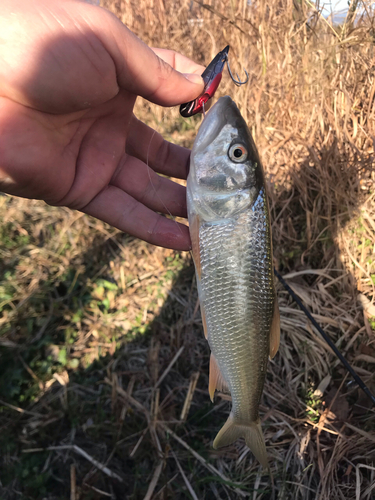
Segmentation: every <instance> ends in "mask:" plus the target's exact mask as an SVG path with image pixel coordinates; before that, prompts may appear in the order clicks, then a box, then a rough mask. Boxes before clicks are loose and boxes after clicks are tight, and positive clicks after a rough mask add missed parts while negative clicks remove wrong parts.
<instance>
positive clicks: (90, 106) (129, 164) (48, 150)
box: [0, 3, 201, 249]
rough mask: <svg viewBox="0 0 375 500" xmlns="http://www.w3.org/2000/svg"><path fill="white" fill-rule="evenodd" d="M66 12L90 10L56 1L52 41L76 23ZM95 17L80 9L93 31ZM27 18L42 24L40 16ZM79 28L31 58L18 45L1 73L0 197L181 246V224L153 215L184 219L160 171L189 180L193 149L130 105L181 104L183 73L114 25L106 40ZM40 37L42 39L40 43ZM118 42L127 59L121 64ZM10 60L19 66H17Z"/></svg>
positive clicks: (179, 192)
mask: <svg viewBox="0 0 375 500" xmlns="http://www.w3.org/2000/svg"><path fill="white" fill-rule="evenodd" d="M27 5H31V7H30V9H32V8H33V7H32V4H27ZM43 5H45V7H46V9H49V8H50V7H49V4H48V3H46V4H43ZM56 5H57V4H56ZM67 8H69V9H74V14H75V15H76V10H77V9H78V10H79V9H87V6H86V5H83V4H80V3H79V4H75V3H74V4H59V5H58V6H57V7H56V9H64V10H59V11H58V13H57V14H56V13H54V16H53V17H51V19H50V20H49V25H48V34H49V33H50V31H51V23H52V22H53V20H54V19H55V18H56V17H58V18H59V20H60V21H61V20H62V21H63V22H60V23H57V24H56V26H55V27H54V33H58V32H59V30H60V31H61V27H60V26H61V24H64V25H67V18H68V19H69V20H70V18H71V17H72V13H71V12H70V11H67V10H66V9H67ZM100 11H101V9H100ZM46 12H47V13H49V11H46ZM98 12H99V11H97V10H96V9H95V10H90V11H88V14H87V12H86V10H84V13H85V15H86V21H85V22H86V23H87V22H88V21H87V19H89V20H90V23H91V25H90V27H91V30H98V29H99V28H98V26H97V23H98V22H99V21H100V23H101V24H103V23H102V20H103V15H102V12H100V16H101V17H100V19H99V17H98ZM0 14H1V12H0ZM5 14H7V12H5ZM31 14H33V15H35V16H36V19H37V20H38V19H39V18H38V17H37V16H38V15H39V10H37V13H36V14H35V12H34V11H32V12H31ZM44 14H45V13H44ZM45 15H46V14H45ZM44 17H45V16H44ZM3 18H4V19H5V20H6V15H4V16H3ZM107 21H108V20H107ZM109 21H110V23H113V19H112V18H110V19H109ZM6 22H8V21H6ZM30 24H32V25H35V23H31V22H29V21H27V29H29V26H30ZM76 24H77V23H76ZM85 26H86V25H82V26H80V35H79V37H78V36H76V35H75V36H74V37H73V36H72V35H71V34H70V33H69V34H67V33H66V32H65V31H64V32H62V33H60V35H59V37H57V38H56V37H55V38H56V40H57V41H56V40H55V41H51V40H49V41H48V43H47V44H46V43H44V44H41V45H40V47H37V49H38V50H35V51H34V52H35V54H36V56H35V55H34V60H33V59H32V57H30V56H29V54H28V50H27V48H28V47H26V46H25V47H26V48H25V47H23V45H22V43H21V44H20V43H19V39H17V40H16V41H15V43H14V49H13V51H14V54H13V57H9V58H8V61H7V62H8V67H7V66H6V64H5V66H4V68H3V74H1V69H2V68H1V67H0V131H1V132H2V144H0V153H1V163H0V190H3V191H5V192H7V193H9V194H14V195H17V196H24V197H28V198H39V199H43V200H45V201H46V202H47V203H49V204H52V205H66V206H68V207H70V208H74V209H78V210H81V211H83V212H85V213H87V214H90V215H93V216H95V217H97V218H99V219H102V220H103V221H105V222H108V223H109V224H112V225H114V226H116V227H118V228H119V229H122V230H124V231H127V232H129V233H131V234H133V235H135V236H138V237H140V238H142V239H145V240H146V241H149V242H151V243H155V244H158V245H162V246H167V247H171V248H176V249H187V248H189V245H190V242H189V236H188V231H187V229H186V227H185V226H178V227H177V225H176V223H172V222H171V221H170V220H168V219H166V218H164V217H162V216H160V215H159V214H158V213H157V212H163V213H171V214H173V215H177V216H185V215H186V205H185V190H184V188H183V187H182V186H180V185H179V184H176V183H173V182H172V181H170V180H169V179H167V178H165V177H160V176H158V175H157V173H162V174H165V175H170V176H174V177H180V178H184V177H186V173H187V164H188V159H189V151H188V150H186V149H185V148H180V147H178V146H175V145H173V144H170V143H168V142H166V141H164V140H163V138H162V137H161V136H160V135H159V134H156V133H155V132H154V131H153V130H151V129H150V128H149V127H147V126H146V125H145V124H143V123H142V122H140V121H139V120H137V119H136V118H135V117H134V115H133V107H134V103H135V99H136V96H137V94H142V95H143V96H144V97H148V98H149V99H150V100H152V101H154V102H159V103H160V104H168V105H170V104H175V103H177V102H178V101H177V102H176V97H175V96H174V94H175V93H176V89H177V88H179V87H180V88H181V89H182V92H181V99H182V100H188V99H187V98H186V97H185V95H189V93H190V94H191V92H192V91H191V89H190V88H189V89H186V88H185V87H186V85H187V84H186V80H185V79H184V78H183V77H182V75H179V74H178V73H176V72H172V69H171V67H170V66H168V65H164V64H163V63H162V61H160V59H159V60H158V58H157V57H156V56H155V54H153V53H152V52H151V51H150V49H148V48H147V47H146V46H145V45H144V44H142V43H141V42H140V41H139V40H138V39H136V38H134V37H133V35H131V34H130V32H128V30H126V28H125V27H124V26H123V25H120V27H119V25H118V24H117V21H116V24H114V25H113V26H112V25H111V26H110V33H109V34H108V33H105V31H100V35H98V34H96V35H95V36H94V37H93V36H92V31H89V32H88V34H87V35H84V36H82V35H81V31H83V29H84V28H85ZM0 28H1V26H0ZM44 28H45V26H44V24H42V27H41V28H40V29H44ZM75 28H76V26H74V29H75ZM104 28H105V25H104ZM104 28H103V26H100V29H104ZM107 28H108V27H107ZM25 29H26V28H25ZM40 29H39V31H40ZM116 30H119V33H118V36H117V39H116V45H115V46H113V47H112V45H111V44H112V42H113V40H112V39H113V37H114V35H113V33H115V31H116ZM124 30H126V31H125V32H124ZM104 35H106V36H107V37H108V39H107V38H105V36H104ZM124 35H126V37H127V38H126V37H124ZM48 36H49V35H48ZM20 39H21V41H22V37H21V38H20ZM39 39H43V37H39V38H38V39H36V40H37V41H36V44H37V43H39V42H38V40H39ZM103 40H105V43H104V42H103ZM119 40H120V41H122V42H123V43H124V44H125V45H126V51H127V52H128V53H130V54H132V58H129V57H128V59H123V54H122V52H121V50H120V51H119V47H118V45H117V44H118V42H119ZM123 40H125V42H126V43H125V42H124V41H123ZM132 45H134V49H133V50H132ZM10 47H11V49H12V46H11V44H10ZM103 47H104V49H103ZM108 47H109V48H108ZM120 48H121V47H120ZM11 49H9V47H8V50H11ZM159 53H161V54H162V57H166V60H168V62H171V64H173V66H175V67H178V66H179V69H180V70H185V71H186V70H187V71H191V72H193V71H196V72H200V71H201V68H200V67H199V66H197V65H194V63H192V62H191V61H189V60H187V59H186V58H183V57H182V56H178V55H176V54H174V53H172V52H171V51H164V52H163V51H159ZM134 54H135V57H133V55H134ZM15 60H17V61H19V60H24V61H25V64H24V65H20V64H17V65H16V66H14V63H13V61H15ZM46 61H47V62H46ZM56 61H57V62H56ZM142 61H143V63H142ZM64 64H65V66H64ZM62 65H63V67H62ZM144 65H146V67H147V65H149V66H150V65H151V66H150V67H152V65H154V70H152V71H151V78H150V77H149V76H148V75H147V76H146V75H145V74H144V73H142V71H140V69H142V68H143V66H144ZM153 72H154V74H155V78H152V76H153ZM25 74H27V78H26V79H25ZM1 81H2V82H3V83H2V84H1ZM1 85H3V89H5V90H3V89H2V87H1ZM189 85H191V84H189ZM194 87H195V86H194ZM197 87H198V86H197ZM9 89H10V90H9ZM184 92H185V95H184Z"/></svg>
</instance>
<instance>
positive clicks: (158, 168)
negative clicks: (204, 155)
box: [126, 115, 190, 179]
mask: <svg viewBox="0 0 375 500" xmlns="http://www.w3.org/2000/svg"><path fill="white" fill-rule="evenodd" d="M126 152H127V153H128V154H130V155H132V156H135V157H137V158H139V159H140V160H142V161H143V162H144V163H145V164H146V165H148V166H150V167H151V168H152V169H153V170H155V172H159V173H160V174H164V175H169V176H171V177H177V178H178V179H186V178H187V174H188V172H189V162H190V149H187V148H183V147H181V146H177V145H176V144H172V143H171V142H168V141H166V140H164V139H163V137H162V136H161V135H160V134H159V133H158V132H155V130H153V129H152V128H151V127H149V126H147V125H146V124H144V123H143V122H141V121H140V120H138V119H137V118H136V117H135V116H134V115H133V118H132V121H131V123H130V127H129V132H128V138H127V142H126Z"/></svg>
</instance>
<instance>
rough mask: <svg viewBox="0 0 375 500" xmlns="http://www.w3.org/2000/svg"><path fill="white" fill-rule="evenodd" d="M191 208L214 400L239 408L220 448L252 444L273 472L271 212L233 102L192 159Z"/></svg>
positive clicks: (214, 120) (275, 325)
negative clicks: (266, 412) (266, 422)
mask: <svg viewBox="0 0 375 500" xmlns="http://www.w3.org/2000/svg"><path fill="white" fill-rule="evenodd" d="M187 208H188V220H189V230H190V236H191V242H192V254H193V261H194V265H195V271H196V281H197V288H198V295H199V300H200V308H201V315H202V323H203V329H204V334H205V336H206V339H207V341H208V344H209V347H210V349H211V357H210V373H209V394H210V398H211V400H212V401H213V398H214V393H215V390H218V391H222V392H227V393H230V394H231V396H232V408H231V412H230V415H229V417H228V420H227V421H226V423H225V424H224V426H223V427H222V428H221V429H220V431H219V433H218V434H217V436H216V438H215V440H214V443H213V447H214V448H220V447H222V446H227V445H230V444H231V443H233V442H235V441H236V440H237V439H238V438H240V437H243V438H245V442H246V445H247V446H248V447H249V448H250V449H251V451H252V452H253V454H254V455H255V457H256V458H257V459H258V461H259V462H260V463H261V464H262V466H263V467H265V468H268V459H267V452H266V446H265V440H264V436H263V433H262V429H261V423H260V418H259V404H260V399H261V395H262V392H263V386H264V382H265V377H266V369H267V362H268V358H269V357H270V358H273V357H274V356H275V354H276V353H277V351H278V348H279V343H280V315H279V309H278V303H277V297H276V292H275V285H274V273H273V257H272V239H271V224H270V211H269V205H268V197H267V190H266V183H265V177H264V171H263V167H262V164H261V161H260V158H259V154H258V151H257V148H256V146H255V143H254V140H253V138H252V136H251V133H250V131H249V129H248V127H247V125H246V122H245V120H244V119H243V117H242V115H241V113H240V111H239V109H238V107H237V106H236V104H235V103H234V102H233V100H232V99H231V98H230V97H229V96H224V97H220V99H219V100H218V101H217V102H216V103H215V104H214V106H213V107H212V108H211V110H210V111H208V113H207V115H206V117H205V118H204V120H203V121H202V124H201V126H200V128H199V131H198V134H197V136H196V139H195V141H194V145H193V148H192V152H191V157H190V171H189V175H188V179H187Z"/></svg>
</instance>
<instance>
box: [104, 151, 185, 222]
mask: <svg viewBox="0 0 375 500" xmlns="http://www.w3.org/2000/svg"><path fill="white" fill-rule="evenodd" d="M111 185H113V186H116V187H118V188H120V189H122V190H123V191H126V192H127V193H128V194H130V196H132V197H133V198H135V199H136V200H138V201H139V202H141V203H142V204H143V205H146V206H147V207H148V208H150V209H151V210H155V211H157V212H162V213H164V214H169V215H176V216H178V217H186V216H187V212H186V189H185V187H184V186H181V185H180V184H176V183H175V182H172V181H171V180H169V179H166V178H165V177H160V175H158V174H156V173H155V172H154V171H153V170H152V169H151V168H149V167H148V166H147V165H146V164H145V163H143V162H142V161H141V160H139V159H138V158H134V157H133V156H129V155H125V156H124V158H123V159H122V160H121V163H120V165H119V167H118V168H117V170H116V173H115V175H114V176H113V178H112V180H111Z"/></svg>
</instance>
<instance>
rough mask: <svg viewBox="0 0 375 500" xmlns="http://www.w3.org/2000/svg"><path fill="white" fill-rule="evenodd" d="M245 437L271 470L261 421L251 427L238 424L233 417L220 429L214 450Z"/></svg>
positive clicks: (257, 455) (264, 465)
mask: <svg viewBox="0 0 375 500" xmlns="http://www.w3.org/2000/svg"><path fill="white" fill-rule="evenodd" d="M240 437H244V438H245V442H246V444H247V446H248V447H249V448H250V450H251V451H252V452H253V453H254V455H255V457H256V458H257V459H258V460H259V462H260V463H261V464H262V465H263V467H264V468H265V469H269V466H268V459H267V451H266V445H265V442H264V437H263V433H262V428H261V426H260V420H259V418H258V420H256V421H255V422H251V423H250V424H249V425H243V424H236V422H235V420H234V418H233V416H232V415H229V418H228V420H227V421H226V422H225V424H224V425H223V427H222V428H221V429H220V431H219V433H218V435H217V436H216V438H215V441H214V448H221V447H222V446H228V445H229V444H232V443H233V442H234V441H236V439H238V438H240Z"/></svg>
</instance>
